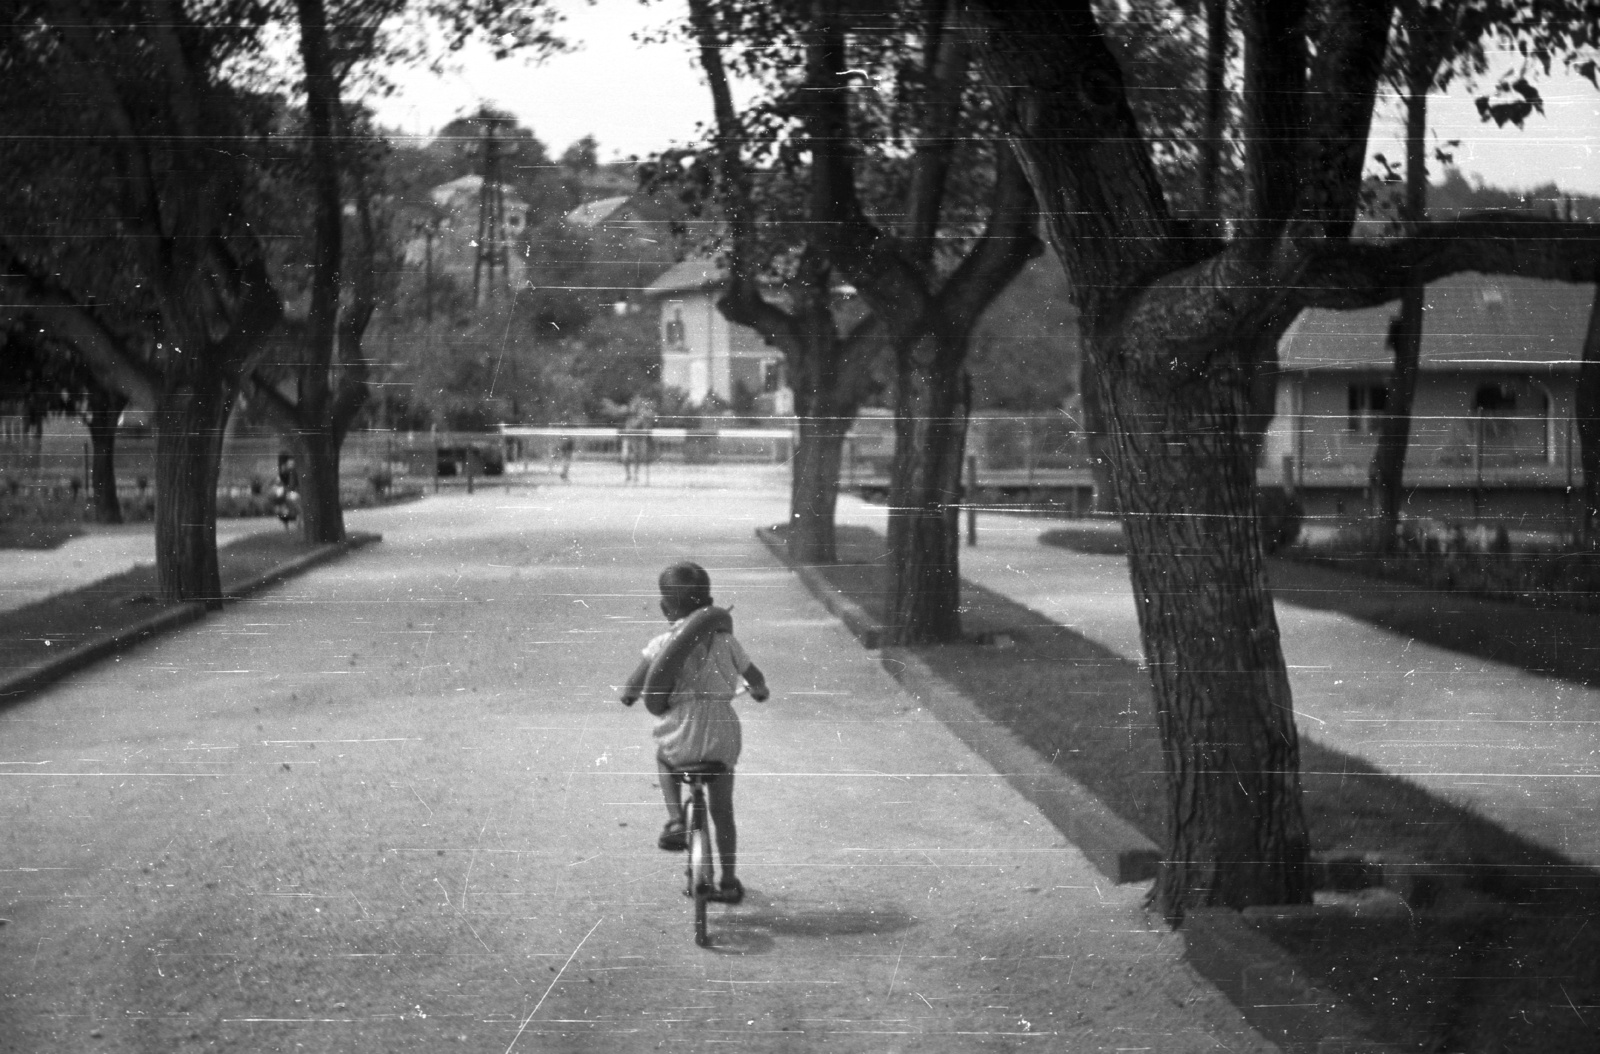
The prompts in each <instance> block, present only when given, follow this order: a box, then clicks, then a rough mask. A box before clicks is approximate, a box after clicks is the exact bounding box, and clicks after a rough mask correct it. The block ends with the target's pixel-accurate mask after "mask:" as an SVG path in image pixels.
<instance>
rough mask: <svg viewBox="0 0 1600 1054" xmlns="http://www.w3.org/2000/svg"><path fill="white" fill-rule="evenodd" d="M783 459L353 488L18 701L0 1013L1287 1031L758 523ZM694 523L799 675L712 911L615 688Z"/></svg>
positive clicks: (76, 1041)
mask: <svg viewBox="0 0 1600 1054" xmlns="http://www.w3.org/2000/svg"><path fill="white" fill-rule="evenodd" d="M580 467H581V466H580ZM607 467H608V468H615V466H607ZM763 473H765V474H766V475H771V473H770V472H766V470H762V472H757V473H754V474H741V473H732V474H730V477H729V478H730V483H729V484H728V485H722V486H719V485H718V484H717V483H716V480H715V478H714V476H713V475H711V474H707V473H700V474H698V475H696V476H695V477H694V478H693V479H690V478H685V479H683V480H681V481H679V483H678V484H677V485H670V486H669V485H667V484H666V483H665V482H664V481H663V480H662V479H661V477H660V476H656V477H655V478H654V479H652V481H651V484H650V485H649V486H647V487H646V486H631V487H630V486H626V485H623V484H620V483H618V482H617V481H616V480H611V481H609V482H602V481H598V480H590V481H585V480H584V479H582V477H581V476H580V477H579V478H578V479H576V480H575V481H574V482H572V483H571V484H569V485H566V486H562V485H560V484H559V483H555V484H552V485H549V486H545V487H541V488H538V489H527V488H512V489H509V490H508V489H506V488H504V487H500V488H495V487H487V488H484V487H480V488H478V489H477V490H476V492H475V493H474V494H472V495H470V496H469V495H466V494H465V493H464V492H460V491H452V492H450V493H442V494H441V495H439V496H437V497H429V498H428V499H426V500H425V501H422V502H419V503H416V504H412V505H406V506H399V507H394V508H390V509H385V510H376V511H370V512H360V513H355V514H352V515H351V516H350V525H351V527H352V528H354V529H359V530H367V531H378V532H381V533H382V534H383V536H384V541H383V542H382V543H381V544H380V545H377V546H373V547H370V548H368V549H364V550H361V551H358V552H356V553H354V554H352V555H350V556H348V557H347V558H345V559H343V560H341V561H339V562H337V563H334V564H331V565H327V566H325V567H322V568H319V569H317V570H315V571H313V572H311V573H309V574H307V575H304V576H302V577H300V578H297V579H294V580H292V581H290V582H288V583H285V584H283V585H281V586H279V587H276V588H275V589H272V590H269V591H267V592H265V593H262V594H260V595H259V596H257V597H256V598H254V599H251V600H247V601H244V602H241V603H239V604H237V605H235V606H233V607H230V608H228V609H227V610H225V611H223V612H220V613H217V614H214V615H212V616H209V617H208V618H207V619H205V620H204V621H203V622H201V623H198V624H196V625H194V626H191V627H188V628H185V629H183V630H180V631H177V632H175V633H173V634H172V635H170V636H167V637H165V638H163V639H161V640H159V641H156V642H154V643H152V644H149V645H146V646H143V647H140V648H138V649H135V650H133V651H131V652H126V653H124V654H123V655H122V656H121V657H120V659H119V660H117V661H108V662H106V663H104V664H102V665H100V666H97V667H95V668H93V669H91V670H89V671H86V672H84V673H81V674H78V675H76V676H74V677H72V678H70V679H68V680H67V681H64V682H62V683H60V684H59V685H57V686H56V687H54V688H52V689H50V690H49V691H47V692H46V693H44V694H42V695H40V696H37V697H35V698H33V699H32V700H30V701H28V702H26V703H24V704H22V705H19V706H16V707H13V708H11V709H9V710H6V711H4V712H0V744H3V746H0V779H4V780H5V791H6V793H5V794H4V795H3V796H0V824H3V829H4V831H5V839H6V840H5V842H4V843H3V844H4V851H3V854H0V915H3V916H4V917H5V918H6V919H7V920H8V922H7V923H6V924H5V925H4V926H3V927H0V978H3V979H4V980H3V982H0V984H3V986H4V990H3V991H0V1049H12V1050H18V1051H68V1050H71V1051H81V1050H84V1049H94V1050H117V1051H123V1050H144V1051H149V1050H161V1051H168V1050H182V1049H191V1048H192V1049H205V1048H207V1047H210V1048H212V1049H229V1050H241V1051H243V1050H249V1051H265V1050H283V1051H302V1050H304V1051H341V1052H343V1051H358V1050H384V1051H395V1050H418V1051H438V1050H441V1049H462V1050H494V1051H506V1050H511V1049H519V1050H559V1051H585V1050H593V1051H607V1052H609V1051H635V1050H638V1051H643V1050H657V1049H701V1048H707V1049H709V1048H712V1047H716V1048H717V1049H726V1048H727V1047H728V1046H729V1045H730V1044H731V1045H732V1046H733V1049H737V1050H774V1051H790V1050H810V1049H817V1048H825V1049H832V1050H847V1051H858V1050H859V1051H919V1052H920V1051H951V1052H955V1051H970V1050H1051V1051H1057V1050H1059V1051H1066V1050H1072V1051H1094V1050H1105V1051H1111V1050H1115V1049H1128V1048H1150V1049H1159V1050H1162V1051H1210V1050H1216V1049H1219V1048H1226V1049H1230V1050H1234V1051H1248V1050H1266V1049H1271V1048H1270V1047H1268V1046H1267V1045H1266V1044H1265V1043H1264V1042H1263V1041H1262V1040H1261V1039H1260V1038H1259V1037H1258V1036H1257V1035H1256V1034H1255V1033H1254V1032H1252V1031H1251V1030H1250V1029H1249V1028H1248V1027H1247V1026H1246V1025H1245V1023H1244V1022H1243V1020H1242V1019H1241V1018H1240V1016H1239V1015H1238V1013H1237V1012H1236V1011H1235V1010H1234V1008H1233V1007H1232V1006H1231V1005H1230V1004H1228V1003H1227V1002H1226V1001H1225V1000H1224V999H1222V997H1221V996H1220V995H1219V994H1218V993H1217V992H1216V991H1215V990H1214V989H1213V988H1211V987H1210V986H1209V985H1208V984H1207V983H1205V982H1204V981H1201V980H1199V979H1198V978H1197V977H1196V976H1195V975H1194V973H1193V972H1192V971H1191V970H1190V969H1189V967H1188V966H1187V965H1185V964H1184V963H1183V962H1182V960H1181V959H1180V954H1181V944H1182V938H1181V937H1179V936H1177V935H1173V934H1171V933H1168V932H1167V931H1166V930H1165V929H1164V928H1163V927H1161V926H1160V925H1159V924H1158V923H1155V922H1153V921H1152V920H1150V919H1149V918H1148V917H1147V916H1146V915H1145V913H1144V912H1143V910H1142V909H1141V907H1140V902H1141V900H1142V898H1143V896H1144V894H1145V892H1146V890H1145V887H1142V886H1130V887H1113V886H1109V885H1107V884H1106V882H1105V881H1104V879H1103V878H1101V877H1100V876H1099V875H1098V874H1097V873H1096V872H1095V871H1093V870H1092V869H1091V868H1090V867H1089V866H1088V865H1087V863H1086V862H1085V860H1084V859H1083V857H1082V855H1081V854H1080V853H1079V852H1078V851H1077V850H1076V849H1075V848H1073V847H1072V846H1070V845H1069V844H1067V843H1066V842H1065V841H1064V840H1063V839H1062V838H1061V836H1060V835H1059V833H1058V832H1056V831H1055V830H1054V829H1053V828H1052V827H1051V826H1050V825H1049V823H1048V822H1047V821H1045V819H1044V818H1043V817H1042V816H1041V815H1040V814H1039V813H1038V812H1036V811H1035V810H1034V809H1033V808H1032V806H1030V805H1029V804H1028V803H1027V802H1026V801H1024V800H1023V799H1022V798H1021V797H1019V796H1018V795H1017V794H1016V793H1015V792H1013V791H1012V790H1011V788H1010V787H1009V786H1008V784H1007V783H1006V782H1005V780H1004V779H1003V778H1001V777H999V776H997V775H996V774H995V773H994V772H993V771H992V770H991V769H990V768H989V767H988V766H987V765H986V764H984V763H983V762H982V761H981V760H980V759H979V758H977V757H976V756H974V755H973V754H972V753H971V752H970V751H969V750H968V749H967V748H966V747H965V746H964V745H962V744H961V742H960V741H959V740H957V739H956V738H955V737H954V736H953V735H952V734H950V733H949V732H948V731H947V730H946V729H945V728H944V727H943V726H942V725H940V724H939V723H938V722H937V721H936V720H935V719H934V718H932V717H931V716H930V715H929V714H927V713H926V712H924V711H922V710H919V709H918V708H917V707H916V705H915V703H914V702H913V701H912V700H911V699H909V698H908V697H907V696H906V695H905V694H904V693H903V692H902V691H901V690H900V689H899V687H898V686H897V685H896V684H895V683H894V682H893V681H892V680H891V679H890V678H888V677H887V676H886V675H885V674H884V673H883V672H882V670H881V669H880V668H879V667H878V665H877V663H876V661H875V659H874V658H873V656H871V655H870V654H869V653H867V652H864V651H863V650H862V649H861V648H860V647H859V646H858V645H857V643H856V642H855V641H854V640H853V638H851V637H850V636H849V635H848V634H847V633H845V632H844V631H843V630H842V629H841V628H840V627H839V626H838V625H837V624H836V622H835V620H834V619H832V618H830V617H829V616H827V615H826V614H825V612H824V611H823V609H822V608H821V607H820V606H819V605H818V604H817V603H816V602H815V601H813V600H812V599H811V598H810V597H809V596H808V595H807V594H806V593H805V592H804V590H803V589H802V588H801V587H800V585H799V584H798V583H797V582H796V581H795V579H794V577H793V576H792V575H790V574H789V573H788V572H786V571H784V570H782V569H780V567H779V566H778V565H777V564H776V563H775V562H774V561H773V559H772V558H771V556H770V555H769V554H767V553H766V551H765V550H764V549H763V548H762V547H761V546H760V545H759V543H757V541H756V540H755V538H754V537H753V530H754V528H755V527H756V526H757V525H759V524H764V523H771V522H774V521H776V520H780V519H781V518H782V517H783V514H784V510H785V503H786V492H785V489H784V487H783V486H782V483H781V482H780V483H779V485H777V486H774V485H771V484H770V482H763V478H764V477H763ZM617 474H620V471H619V472H618V473H617ZM780 480H781V477H780ZM680 556H690V557H693V558H695V559H698V560H700V561H701V562H702V563H704V564H706V565H707V566H708V567H709V568H710V570H711V574H712V577H713V581H714V583H715V589H716V594H717V598H718V600H719V602H721V603H724V604H728V605H731V606H732V607H733V611H734V619H735V623H736V625H737V627H738V632H739V635H740V637H741V639H742V640H743V641H744V642H745V644H746V646H747V648H748V650H749V651H750V653H751V655H752V656H753V657H754V658H755V659H756V660H757V661H758V662H759V663H760V664H761V666H762V667H763V668H764V669H765V670H766V672H767V675H768V679H769V680H770V682H771V684H772V685H773V687H774V697H773V699H772V700H771V701H770V702H768V703H765V704H755V703H752V702H750V701H749V700H748V699H745V700H741V703H740V706H741V709H742V712H743V715H744V720H745V744H746V747H745V754H744V757H743V759H742V760H741V763H740V766H739V774H738V790H737V802H738V809H739V819H740V836H741V850H742V856H741V861H742V863H741V868H740V870H741V875H742V877H743V880H744V882H745V885H746V887H747V889H748V891H749V892H748V896H747V899H746V901H745V903H744V904H743V905H740V906H738V907H728V908H716V909H714V911H713V917H712V922H711V930H712V935H713V939H714V941H715V943H714V945H713V947H712V948H710V949H700V948H697V947H695V946H694V944H693V943H692V940H691V925H690V910H689V905H688V902H687V901H686V900H685V899H684V898H683V897H682V895H681V892H680V888H681V870H680V867H681V864H680V859H679V858H678V857H676V856H669V855H667V854H663V853H661V852H660V851H659V850H657V849H656V848H655V838H656V834H657V832H658V830H659V828H660V824H661V822H662V820H663V819H664V811H663V809H662V807H661V804H660V802H659V797H658V792H657V790H656V787H655V778H654V772H653V767H652V763H651V754H652V751H651V740H650V734H649V729H650V719H649V718H648V716H647V715H646V714H644V713H642V712H640V711H639V710H637V709H626V708H623V707H622V706H620V705H618V704H617V703H616V702H615V689H614V685H615V684H616V683H617V682H618V681H620V680H621V678H622V677H623V676H624V675H625V674H626V672H627V670H628V669H629V668H630V667H631V666H632V664H633V662H634V657H635V656H636V655H637V652H638V648H639V647H640V646H641V645H642V644H643V642H644V641H645V640H646V639H647V638H648V637H649V636H650V635H651V634H653V633H655V632H657V631H658V630H659V629H660V628H661V627H662V625H663V623H662V622H661V620H660V616H659V613H658V612H657V610H656V597H655V589H654V587H655V576H656V573H657V572H658V571H659V569H660V568H661V567H662V566H663V565H664V564H665V563H667V562H668V561H670V560H672V559H674V558H677V557H680Z"/></svg>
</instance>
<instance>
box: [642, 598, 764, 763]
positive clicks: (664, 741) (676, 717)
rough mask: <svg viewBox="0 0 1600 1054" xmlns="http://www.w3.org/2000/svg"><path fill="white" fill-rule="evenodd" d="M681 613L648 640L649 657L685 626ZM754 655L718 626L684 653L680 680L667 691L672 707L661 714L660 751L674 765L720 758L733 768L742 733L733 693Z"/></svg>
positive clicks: (649, 659) (646, 653)
mask: <svg viewBox="0 0 1600 1054" xmlns="http://www.w3.org/2000/svg"><path fill="white" fill-rule="evenodd" d="M683 621H684V620H682V619H679V620H678V621H677V622H674V623H673V624H672V628H671V629H669V630H667V631H666V632H665V633H662V634H660V635H659V636H656V637H654V638H652V639H651V641H650V643H648V644H646V645H645V646H644V653H643V654H644V658H645V661H646V662H654V661H655V659H656V656H658V655H660V654H661V651H662V649H663V648H665V647H666V646H667V642H668V641H670V640H671V639H672V637H673V634H674V633H676V632H677V631H678V630H679V629H681V628H682V627H683ZM749 667H750V656H748V655H746V654H745V650H744V648H743V646H742V645H740V643H739V641H738V639H737V638H735V637H734V635H733V634H731V633H724V632H720V631H719V632H716V633H713V634H711V635H710V637H709V638H708V639H707V640H706V641H704V642H702V643H700V644H698V645H696V646H695V647H694V648H693V649H692V650H691V651H690V652H689V654H688V655H687V656H685V657H684V660H683V667H682V669H680V670H679V672H678V679H677V683H676V684H675V685H674V686H673V689H672V694H671V695H670V696H668V697H667V711H666V713H664V714H661V715H660V716H659V717H657V718H656V728H655V739H656V752H657V753H658V754H660V756H661V758H662V759H663V760H665V761H666V763H667V764H669V765H689V764H693V763H695V762H698V761H720V762H722V763H723V764H724V765H726V766H728V767H729V768H732V767H733V766H734V763H735V762H737V761H738V760H739V751H740V749H741V748H742V746H743V736H742V734H741V731H740V727H739V715H738V714H737V713H735V712H734V709H733V697H734V696H735V695H737V694H738V692H739V685H740V681H741V680H742V679H743V674H744V671H745V670H746V669H748V668H749Z"/></svg>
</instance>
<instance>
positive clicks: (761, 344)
mask: <svg viewBox="0 0 1600 1054" xmlns="http://www.w3.org/2000/svg"><path fill="white" fill-rule="evenodd" d="M727 284H728V273H727V271H726V269H724V268H723V267H722V265H721V264H720V263H718V262H717V261H715V260H712V259H708V258H706V257H693V258H691V259H688V260H685V261H683V262H682V263H679V264H676V265H674V266H673V267H672V268H671V269H670V270H668V271H667V272H666V273H665V274H663V275H661V277H659V278H657V279H656V280H655V281H654V282H652V283H650V285H649V286H648V287H647V288H646V289H645V291H644V293H645V296H647V297H649V298H651V299H653V300H656V301H658V302H659V303H660V305H661V319H660V326H661V328H660V334H661V383H662V385H663V386H665V387H670V388H679V389H681V390H683V391H685V392H687V393H688V394H689V397H690V398H691V399H694V400H696V401H701V400H704V399H705V397H706V396H707V395H715V396H717V397H718V398H719V399H723V400H726V401H728V402H733V401H735V395H736V393H737V392H738V391H739V390H740V389H741V388H742V389H743V390H744V391H745V392H746V393H748V394H750V395H753V396H756V397H757V405H758V406H759V407H760V408H761V409H762V410H765V411H766V412H768V413H772V414H777V415H788V414H791V413H793V412H794V393H793V392H792V391H791V390H790V389H789V386H788V377H787V373H786V372H785V368H784V361H783V356H782V354H781V353H780V352H779V351H778V349H777V348H774V347H772V346H771V345H769V344H767V343H766V341H764V340H763V339H762V338H761V335H760V334H759V333H757V332H756V331H755V330H753V329H751V328H749V327H748V326H740V325H735V324H734V323H731V322H729V321H728V320H727V319H726V318H724V317H723V316H722V312H721V311H719V310H717V299H718V298H719V297H720V296H721V295H722V291H723V289H724V288H725V287H726V286H727Z"/></svg>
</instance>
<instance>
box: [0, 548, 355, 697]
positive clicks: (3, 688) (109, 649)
mask: <svg viewBox="0 0 1600 1054" xmlns="http://www.w3.org/2000/svg"><path fill="white" fill-rule="evenodd" d="M382 540H383V536H382V535H381V534H368V533H353V534H349V535H346V537H345V540H344V541H342V542H335V543H332V544H330V545H323V546H319V547H317V548H316V549H313V550H311V551H310V552H308V553H304V554H302V555H300V556H297V557H295V558H294V559H293V560H290V561H288V562H286V563H283V564H280V565H278V566H277V567H275V568H273V569H272V570H270V571H268V572H266V573H265V574H261V575H257V576H256V577H255V578H252V579H249V580H248V581H246V582H242V583H240V584H239V585H237V586H234V587H233V588H232V589H230V590H228V591H227V593H226V595H225V596H224V597H223V598H222V599H223V602H224V603H225V604H226V603H232V602H233V601H236V600H243V599H244V598H245V597H248V596H250V595H251V594H253V593H257V592H259V591H261V590H262V589H265V588H266V587H268V586H270V585H274V584H276V583H278V582H281V581H283V580H284V579H286V578H292V577H293V576H295V575H298V574H302V573H304V572H306V571H309V570H311V569H312V568H313V567H316V566H318V565H320V564H325V563H327V562H329V561H330V560H333V559H335V558H337V557H340V556H343V555H344V554H345V553H348V552H351V551H353V550H355V549H359V548H362V547H363V546H366V545H370V544H372V543H373V542H379V541H382ZM205 614H206V605H205V604H203V603H201V602H199V601H191V602H190V603H187V604H176V605H174V606H172V607H170V608H167V609H165V610H163V611H159V612H157V613H155V614H154V615H151V616H150V617H149V618H147V619H143V620H141V621H139V622H137V623H135V624H134V625H132V626H129V627H127V628H125V629H121V630H117V631H116V632H113V633H107V634H104V635H102V636H99V637H96V638H94V639H93V640H90V641H86V642H85V643H83V644H80V645H78V646H77V647H76V648H70V649H68V650H66V651H63V652H62V653H61V654H60V655H58V656H56V657H55V658H53V659H51V660H49V661H48V662H43V663H36V664H35V665H33V666H28V667H24V668H23V669H22V670H19V671H17V672H16V673H13V674H9V675H7V676H5V677H0V705H10V704H12V703H16V702H18V701H20V700H21V699H22V698H24V697H25V696H28V695H30V694H32V693H33V692H36V691H39V690H40V689H41V688H45V687H48V686H49V685H51V684H54V683H55V682H56V681H59V680H61V679H62V678H63V677H66V676H67V675H69V674H73V673H77V672H78V671H79V670H82V669H85V668H86V667H89V666H92V665H94V664H95V663H97V662H99V661H100V660H101V659H104V658H106V657H107V656H110V655H114V654H116V653H117V652H120V651H126V650H127V649H128V648H131V647H133V646H134V645H136V644H138V643H140V642H141V641H144V640H146V639H147V638H150V637H153V636H156V635H157V634H160V633H165V632H167V631H169V630H174V629H177V628H178V627H180V626H186V625H188V624H189V623H191V622H198V621H199V620H200V619H202V618H204V617H205Z"/></svg>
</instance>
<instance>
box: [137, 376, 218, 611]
mask: <svg viewBox="0 0 1600 1054" xmlns="http://www.w3.org/2000/svg"><path fill="white" fill-rule="evenodd" d="M232 401H233V392H232V389H231V385H229V384H228V383H227V382H225V381H224V380H223V378H221V377H219V376H217V375H216V374H215V373H213V372H211V371H203V372H202V373H201V374H200V377H199V378H198V379H197V382H196V383H195V384H194V385H193V386H191V387H185V388H181V389H177V390H175V391H165V392H162V393H161V394H160V395H159V396H158V397H157V400H156V409H155V433H156V577H157V580H158V582H159V583H160V590H161V599H162V600H166V601H187V600H201V601H204V602H205V603H206V605H207V606H208V607H217V606H219V605H220V604H221V603H222V581H221V578H220V576H219V573H218V569H217V470H218V468H219V465H220V463H221V459H222V432H223V428H224V426H225V425H226V424H227V420H228V413H229V411H230V409H231V408H232Z"/></svg>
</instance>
